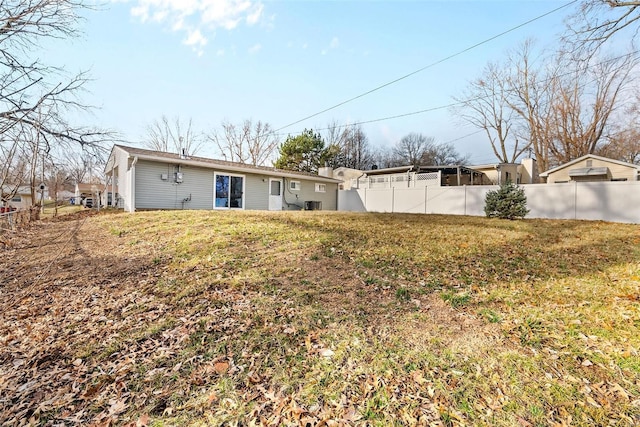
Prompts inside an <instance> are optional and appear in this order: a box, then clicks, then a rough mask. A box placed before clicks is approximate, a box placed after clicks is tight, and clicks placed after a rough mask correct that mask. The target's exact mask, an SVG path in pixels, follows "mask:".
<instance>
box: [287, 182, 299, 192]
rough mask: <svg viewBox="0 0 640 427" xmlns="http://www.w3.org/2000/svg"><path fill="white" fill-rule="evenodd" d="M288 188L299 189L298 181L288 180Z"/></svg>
mask: <svg viewBox="0 0 640 427" xmlns="http://www.w3.org/2000/svg"><path fill="white" fill-rule="evenodd" d="M289 190H291V191H300V181H289Z"/></svg>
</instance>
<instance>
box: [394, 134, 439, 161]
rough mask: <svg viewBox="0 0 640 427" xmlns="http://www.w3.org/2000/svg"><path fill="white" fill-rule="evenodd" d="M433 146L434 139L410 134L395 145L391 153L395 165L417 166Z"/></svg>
mask: <svg viewBox="0 0 640 427" xmlns="http://www.w3.org/2000/svg"><path fill="white" fill-rule="evenodd" d="M434 144H435V139H433V138H432V137H427V136H425V135H423V134H421V133H410V134H408V135H406V136H404V137H402V139H401V140H400V141H398V142H397V143H396V145H395V146H394V147H393V149H392V151H393V154H394V157H395V159H396V162H397V163H400V164H403V165H419V164H420V163H421V161H422V158H423V157H424V156H425V153H427V152H428V150H430V149H431V147H432V146H433V145H434Z"/></svg>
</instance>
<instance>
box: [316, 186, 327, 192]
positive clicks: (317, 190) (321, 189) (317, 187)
mask: <svg viewBox="0 0 640 427" xmlns="http://www.w3.org/2000/svg"><path fill="white" fill-rule="evenodd" d="M326 191H327V184H316V193H325V192H326Z"/></svg>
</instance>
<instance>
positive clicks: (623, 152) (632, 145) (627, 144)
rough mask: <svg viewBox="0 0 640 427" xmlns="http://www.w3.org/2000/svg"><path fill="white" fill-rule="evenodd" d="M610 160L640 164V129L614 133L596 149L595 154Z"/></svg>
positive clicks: (633, 128) (634, 128)
mask: <svg viewBox="0 0 640 427" xmlns="http://www.w3.org/2000/svg"><path fill="white" fill-rule="evenodd" d="M595 154H598V155H600V156H603V157H609V158H610V159H616V160H621V161H623V162H628V163H634V164H640V129H638V128H636V127H632V128H629V129H626V130H623V131H621V132H618V133H615V134H613V135H611V136H609V138H608V139H607V142H606V143H604V144H602V145H601V146H600V147H598V148H597V149H596V153H595Z"/></svg>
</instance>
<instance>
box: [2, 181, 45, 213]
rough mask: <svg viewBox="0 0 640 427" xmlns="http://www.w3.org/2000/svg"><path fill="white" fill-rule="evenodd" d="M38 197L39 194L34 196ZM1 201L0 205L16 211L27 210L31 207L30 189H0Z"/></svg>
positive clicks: (24, 187)
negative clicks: (0, 193) (0, 192)
mask: <svg viewBox="0 0 640 427" xmlns="http://www.w3.org/2000/svg"><path fill="white" fill-rule="evenodd" d="M14 190H15V192H14ZM38 196H39V194H36V197H38ZM38 198H39V197H38ZM2 201H3V203H0V204H2V205H4V206H11V207H12V208H16V209H29V208H30V207H31V206H32V205H33V203H32V198H31V188H30V187H26V186H20V187H18V189H17V190H16V189H15V187H13V188H9V187H5V188H3V189H2Z"/></svg>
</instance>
